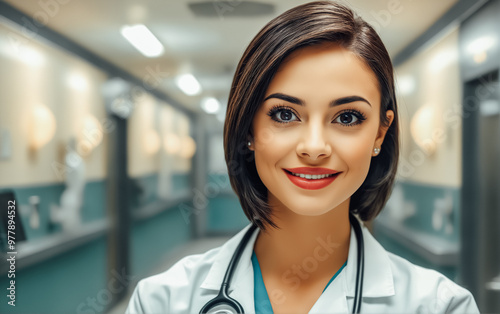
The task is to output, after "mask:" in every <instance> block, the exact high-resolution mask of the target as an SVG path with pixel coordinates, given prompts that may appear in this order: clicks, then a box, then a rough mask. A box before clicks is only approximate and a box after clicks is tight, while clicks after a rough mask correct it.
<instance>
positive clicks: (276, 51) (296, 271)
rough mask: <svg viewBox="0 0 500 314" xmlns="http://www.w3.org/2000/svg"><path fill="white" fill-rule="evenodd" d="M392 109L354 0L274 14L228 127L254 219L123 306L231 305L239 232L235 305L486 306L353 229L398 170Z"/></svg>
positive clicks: (252, 52)
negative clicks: (354, 9)
mask: <svg viewBox="0 0 500 314" xmlns="http://www.w3.org/2000/svg"><path fill="white" fill-rule="evenodd" d="M397 113H398V112H397V104H396V98H395V94H394V79H393V69H392V64H391V61H390V58H389V55H388V53H387V51H386V49H385V47H384V45H383V43H382V42H381V40H380V38H379V37H378V35H377V34H376V32H375V31H374V30H373V28H372V27H370V26H369V25H368V24H367V23H366V22H364V21H363V20H362V19H360V18H359V17H356V16H355V15H354V13H353V12H352V11H351V10H350V9H349V8H347V7H345V6H343V5H340V4H337V3H334V2H328V1H320V2H312V3H308V4H304V5H301V6H298V7H296V8H293V9H291V10H289V11H287V12H285V13H283V14H282V15H280V16H278V17H277V18H275V19H273V20H272V21H271V22H269V23H268V24H267V25H266V26H265V27H264V28H263V29H262V30H261V31H260V32H259V33H258V34H257V36H256V37H255V38H254V39H253V41H252V42H251V43H250V45H249V47H248V48H247V49H246V51H245V53H244V55H243V57H242V59H241V61H240V63H239V65H238V68H237V70H236V73H235V76H234V80H233V84H232V87H231V92H230V95H229V103H228V109H227V116H226V121H225V126H224V149H225V157H226V162H227V165H228V170H229V177H230V180H231V185H232V187H233V189H234V191H235V192H236V194H237V195H238V197H239V199H240V203H241V205H242V207H243V210H244V211H245V214H246V215H247V217H248V218H249V219H250V221H251V222H252V224H251V226H252V227H253V226H256V227H257V228H256V229H255V231H253V229H252V228H250V226H249V227H247V228H245V229H244V230H243V231H241V232H240V233H239V234H238V235H236V236H235V237H233V238H232V239H231V240H229V241H228V242H227V243H226V244H224V245H223V246H222V247H220V248H216V249H214V250H211V251H208V252H207V253H205V254H201V255H194V256H188V257H186V258H184V259H182V260H181V261H179V262H178V263H177V264H176V265H175V266H173V267H172V268H171V269H169V270H168V271H166V272H165V273H162V274H159V275H156V276H153V277H150V278H147V279H144V280H142V281H141V282H139V284H138V286H137V288H136V289H135V291H134V295H133V296H132V299H131V301H130V304H129V308H128V313H153V312H163V313H199V312H200V311H202V312H205V311H208V310H214V306H215V309H223V308H225V307H227V306H228V304H222V305H221V303H220V302H219V301H220V299H217V298H216V297H217V296H218V294H219V290H221V285H222V283H223V277H224V276H225V274H226V271H227V269H228V265H229V262H230V259H231V257H232V256H233V254H234V252H235V250H236V248H237V246H238V245H239V244H240V243H241V242H242V238H243V237H244V234H248V237H249V238H248V243H246V244H242V245H241V247H242V252H241V254H238V256H240V257H239V260H238V261H237V262H236V263H235V269H234V274H233V276H232V278H231V279H230V280H229V281H228V282H227V288H226V290H227V293H228V297H230V298H231V301H227V298H225V300H226V302H229V303H231V304H230V305H229V306H232V307H236V311H237V312H242V311H244V312H246V313H252V312H257V313H273V312H274V313H306V312H311V313H331V312H334V313H338V312H341V313H347V312H359V311H360V310H361V311H362V312H367V313H368V312H372V313H427V312H432V313H445V312H446V313H448V312H453V313H478V309H477V306H476V304H475V302H474V299H473V298H472V296H471V294H470V293H469V292H468V291H467V290H465V289H463V288H461V287H460V286H458V285H456V284H455V283H453V282H452V281H450V280H449V279H447V278H446V277H444V276H443V275H441V274H439V273H437V272H435V271H432V270H428V269H424V268H421V267H419V266H416V265H413V264H411V263H410V262H408V261H406V260H404V259H402V258H400V257H397V256H395V255H393V254H391V253H388V252H386V251H385V250H384V249H383V248H382V247H381V246H380V245H379V244H378V243H377V241H376V240H375V239H374V238H373V237H372V236H371V235H370V233H369V231H367V229H366V228H362V230H361V229H359V231H358V228H359V227H358V226H359V222H358V219H359V220H362V221H367V220H370V219H373V218H374V217H375V216H377V214H378V213H379V212H380V211H381V209H382V208H383V206H384V204H385V202H386V200H387V198H388V197H389V193H390V190H391V187H392V185H393V182H394V178H395V175H396V169H397V162H398V155H399V144H398V140H399V133H398V114H397ZM353 214H356V215H357V216H358V218H354V216H352V215H353ZM247 231H248V232H247ZM357 231H358V232H359V233H360V235H359V234H358V232H357ZM363 262H364V266H363ZM360 265H361V266H360ZM360 274H361V275H360ZM360 278H361V279H360ZM224 287H226V284H224ZM222 290H224V289H222ZM214 298H216V301H217V302H214V301H211V300H214ZM232 300H235V301H237V302H238V303H237V304H236V305H235V304H234V302H233V301H232ZM202 309H203V310H202ZM222 313H226V312H222Z"/></svg>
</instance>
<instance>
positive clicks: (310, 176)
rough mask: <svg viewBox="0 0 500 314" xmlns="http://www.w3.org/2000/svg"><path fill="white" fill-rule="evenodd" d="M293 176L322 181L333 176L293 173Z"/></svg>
mask: <svg viewBox="0 0 500 314" xmlns="http://www.w3.org/2000/svg"><path fill="white" fill-rule="evenodd" d="M292 174H293V175H294V176H297V177H301V178H306V179H312V180H315V179H323V178H326V177H331V176H333V174H302V173H293V172H292Z"/></svg>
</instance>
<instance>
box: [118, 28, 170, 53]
mask: <svg viewBox="0 0 500 314" xmlns="http://www.w3.org/2000/svg"><path fill="white" fill-rule="evenodd" d="M121 34H122V36H123V37H125V39H127V40H128V41H129V42H130V43H131V44H132V46H134V47H135V48H136V49H137V50H139V51H140V52H141V53H142V54H143V55H145V56H146V57H149V58H153V57H158V56H161V55H162V54H163V52H164V51H165V49H164V48H163V45H162V44H161V42H160V41H159V40H158V38H156V37H155V35H153V33H151V31H150V30H149V29H148V28H147V27H146V26H145V25H143V24H137V25H133V26H129V25H125V26H123V27H122V28H121Z"/></svg>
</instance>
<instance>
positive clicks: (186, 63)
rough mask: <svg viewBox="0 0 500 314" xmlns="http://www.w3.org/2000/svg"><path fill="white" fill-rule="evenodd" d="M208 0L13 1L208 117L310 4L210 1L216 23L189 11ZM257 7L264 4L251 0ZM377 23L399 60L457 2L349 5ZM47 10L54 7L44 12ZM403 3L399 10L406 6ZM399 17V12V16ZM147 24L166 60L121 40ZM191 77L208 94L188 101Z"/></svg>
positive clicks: (363, 1) (357, 1)
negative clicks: (263, 39) (270, 39)
mask: <svg viewBox="0 0 500 314" xmlns="http://www.w3.org/2000/svg"><path fill="white" fill-rule="evenodd" d="M200 1H202V0H175V1H174V0H106V1H103V0H85V1H84V0H72V1H71V0H64V1H63V0H54V1H48V2H47V1H39V0H23V1H19V0H7V1H5V2H8V3H10V4H11V5H13V6H14V7H16V8H17V9H19V10H21V11H23V12H24V13H26V14H27V15H29V16H36V14H37V12H42V14H43V13H45V15H44V16H46V17H49V18H48V23H47V26H48V27H50V28H52V29H54V30H56V31H57V32H59V33H61V34H63V35H64V36H66V37H68V38H70V39H71V40H73V41H75V42H77V43H78V44H80V45H81V46H83V47H85V48H87V49H89V50H90V51H92V52H94V53H95V54H97V55H99V56H100V57H102V58H104V59H106V60H108V61H109V62H111V63H113V64H115V65H116V66H119V67H121V68H123V69H125V70H126V71H128V72H129V73H131V74H133V75H135V76H136V77H138V78H139V79H143V78H144V77H146V76H147V75H148V73H150V72H152V71H156V72H159V73H160V76H159V77H160V79H159V80H158V83H159V84H158V88H159V89H161V90H162V91H164V92H165V93H167V94H168V95H170V96H171V97H173V98H174V99H176V100H177V101H179V102H180V103H181V104H182V105H184V106H186V107H188V108H190V109H192V110H200V109H199V108H200V100H201V98H202V97H204V96H214V97H217V98H219V99H220V100H221V101H222V103H223V104H224V103H225V101H226V100H227V96H228V93H229V87H230V85H231V81H232V75H233V73H234V70H235V68H236V65H237V63H238V61H239V58H240V57H241V55H242V53H243V51H244V49H245V48H246V46H247V45H248V43H249V42H250V40H251V39H252V38H253V37H254V36H255V35H256V34H257V32H258V31H259V30H260V29H261V28H262V27H263V26H264V25H265V24H266V23H267V22H268V21H269V20H271V19H272V18H273V17H275V16H277V15H279V14H280V13H282V12H284V11H286V10H288V9H290V8H292V7H294V6H296V5H299V4H302V3H306V2H308V1H298V0H288V1H284V0H262V1H265V2H261V3H265V4H268V5H273V6H274V12H271V13H268V14H265V15H259V16H255V15H252V8H249V7H248V6H247V5H246V4H245V5H244V2H242V0H229V1H221V0H209V1H206V2H205V5H204V6H203V7H202V9H203V8H204V9H205V12H206V10H207V9H208V10H209V11H211V12H212V13H214V12H215V14H212V15H213V16H211V17H207V16H201V17H200V16H199V15H195V13H193V11H192V10H190V8H189V6H188V4H190V3H191V4H193V3H196V2H200ZM248 2H253V3H255V2H256V1H248ZM343 2H344V3H347V4H348V5H349V6H350V7H352V8H353V9H354V10H355V11H357V12H358V13H359V14H360V15H361V16H362V17H363V18H364V19H365V20H367V21H368V22H370V23H371V24H372V25H373V26H374V27H375V29H376V30H377V31H378V32H379V34H380V36H381V38H382V40H383V41H384V43H385V44H386V47H387V49H388V51H389V53H390V54H391V56H395V55H396V54H397V53H398V52H400V51H401V50H402V49H403V48H404V47H406V46H407V45H408V44H409V43H411V42H412V41H413V40H414V39H416V38H417V37H418V36H419V35H420V34H422V33H423V32H424V31H425V30H427V29H428V28H429V27H430V26H431V25H432V24H433V23H434V22H435V21H436V20H438V19H439V18H440V17H441V16H442V15H443V14H444V13H445V12H446V11H447V10H448V9H449V8H450V7H451V6H453V5H454V4H455V3H456V2H457V0H440V1H435V0H419V1H413V0H399V1H395V0H380V1H379V0H377V1H374V0H348V1H343ZM43 3H52V5H48V6H45V7H43V6H42V5H43ZM398 4H399V5H398ZM391 12H392V13H391ZM136 23H142V24H145V25H146V26H147V27H148V28H149V29H150V30H151V31H152V32H153V33H154V34H155V35H156V36H157V37H158V39H159V40H160V41H161V42H162V43H163V45H164V46H165V50H166V51H165V53H164V54H163V55H162V56H160V57H157V58H146V57H144V56H143V55H141V54H140V53H139V52H138V51H137V50H136V49H135V48H134V47H132V46H131V45H130V44H129V43H128V42H127V41H126V40H125V39H124V38H123V37H122V36H121V35H120V28H121V27H122V26H123V25H126V24H136ZM185 71H189V72H191V73H192V74H193V75H194V76H196V78H197V79H198V80H199V81H200V83H201V85H202V88H203V92H202V94H201V95H199V96H187V95H185V94H183V93H182V92H181V91H180V90H179V89H178V88H177V87H176V85H175V84H174V78H175V76H176V75H178V74H179V73H181V72H185Z"/></svg>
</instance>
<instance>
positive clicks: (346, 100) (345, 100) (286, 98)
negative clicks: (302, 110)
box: [264, 93, 372, 107]
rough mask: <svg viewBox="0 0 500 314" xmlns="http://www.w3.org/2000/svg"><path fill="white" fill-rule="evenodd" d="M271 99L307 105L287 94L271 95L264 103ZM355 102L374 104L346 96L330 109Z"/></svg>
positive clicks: (337, 100) (336, 100)
mask: <svg viewBox="0 0 500 314" xmlns="http://www.w3.org/2000/svg"><path fill="white" fill-rule="evenodd" d="M270 98H277V99H281V100H284V101H287V102H290V103H292V104H296V105H299V106H304V105H305V103H306V102H305V101H303V100H302V99H300V98H297V97H293V96H290V95H286V94H282V93H274V94H271V95H269V96H267V97H266V98H265V99H264V101H266V100H268V99H270ZM355 101H363V102H366V103H367V104H368V105H370V107H371V106H372V104H370V102H369V101H368V100H366V99H364V98H363V97H360V96H346V97H341V98H338V99H335V100H332V101H331V102H330V107H335V106H340V105H344V104H348V103H351V102H355Z"/></svg>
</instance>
